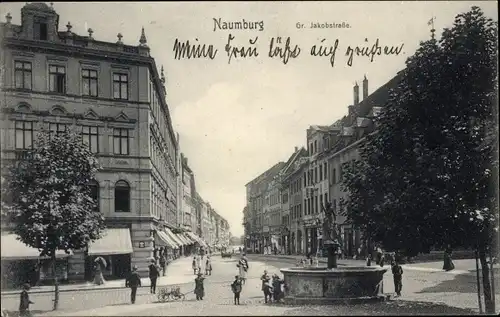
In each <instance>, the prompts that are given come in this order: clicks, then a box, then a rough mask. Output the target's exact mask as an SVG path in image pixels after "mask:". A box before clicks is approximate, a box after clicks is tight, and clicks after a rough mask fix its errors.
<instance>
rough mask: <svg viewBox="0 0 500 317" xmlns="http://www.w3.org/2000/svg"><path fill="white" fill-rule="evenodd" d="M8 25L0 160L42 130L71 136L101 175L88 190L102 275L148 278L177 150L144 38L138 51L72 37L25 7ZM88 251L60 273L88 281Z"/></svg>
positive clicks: (172, 210) (170, 219) (168, 218)
mask: <svg viewBox="0 0 500 317" xmlns="http://www.w3.org/2000/svg"><path fill="white" fill-rule="evenodd" d="M11 19H12V17H11V16H10V15H7V22H6V23H2V25H1V31H2V35H3V40H2V48H3V61H2V62H3V65H2V66H3V74H2V92H3V95H4V98H3V99H2V100H1V101H0V102H1V103H2V106H1V109H2V133H1V138H2V140H1V144H2V157H3V160H7V161H12V160H18V159H21V158H22V153H23V152H24V151H25V150H27V149H30V148H31V147H32V146H33V142H34V140H35V138H36V134H37V132H38V131H40V130H41V129H42V128H45V129H47V130H50V131H51V132H52V133H58V132H61V131H64V130H66V129H70V128H72V129H76V130H77V131H79V133H81V134H82V136H83V139H84V142H86V144H88V146H89V148H90V149H91V151H92V152H94V153H95V155H96V156H97V157H98V159H99V162H100V164H101V166H102V170H101V171H100V172H99V173H98V175H97V176H96V179H95V181H94V183H93V184H92V186H93V193H94V196H95V198H96V199H97V200H98V202H99V204H98V205H99V211H100V212H102V213H103V214H104V216H105V218H106V224H107V227H108V231H107V233H108V234H107V235H106V237H105V238H103V239H104V240H106V241H101V242H100V244H102V246H105V247H106V248H107V249H106V250H102V249H101V250H100V251H96V252H101V253H105V254H101V255H102V256H104V257H106V259H107V260H108V263H109V265H108V267H107V270H108V271H109V272H107V273H108V274H110V275H113V276H116V277H124V276H125V275H126V274H127V273H128V271H129V270H130V267H131V266H133V265H137V266H138V268H139V271H146V270H147V262H148V259H149V258H150V257H152V256H153V254H154V251H155V240H156V238H155V235H154V232H156V231H160V230H163V228H164V227H175V225H176V209H177V199H176V197H177V187H176V175H177V168H176V164H175V161H176V157H177V142H176V137H175V134H174V131H173V128H172V121H171V117H170V113H169V108H168V105H167V102H166V99H165V97H166V89H165V77H164V75H163V70H162V71H161V72H159V71H158V68H157V65H156V63H155V60H154V58H153V57H152V56H151V55H150V50H149V47H148V46H147V39H146V36H145V32H144V29H143V30H142V33H141V32H139V30H138V34H137V36H138V38H139V41H138V44H137V45H127V44H124V43H123V41H122V38H123V36H122V35H121V34H118V36H117V41H116V42H115V43H109V42H103V41H99V40H97V39H94V38H93V36H92V35H93V31H92V30H91V29H89V30H88V32H89V34H88V35H84V36H81V35H77V34H75V33H73V32H72V26H71V24H70V23H68V24H67V25H66V30H65V31H59V15H58V14H57V13H56V12H55V10H54V9H53V8H52V7H49V6H47V5H46V4H44V3H31V4H27V5H25V6H24V7H23V8H22V10H21V24H20V25H14V24H13V23H11ZM139 83H140V84H139ZM117 239H119V240H120V243H118V242H116V241H117ZM111 241H114V242H111ZM97 244H99V243H97ZM94 251H95V250H93V248H92V246H89V250H85V251H82V250H80V251H79V250H75V253H74V255H73V256H72V257H70V258H69V260H68V270H67V271H68V274H69V275H72V274H75V275H88V271H89V269H90V268H89V261H88V259H89V257H90V256H98V255H100V254H99V253H95V252H94Z"/></svg>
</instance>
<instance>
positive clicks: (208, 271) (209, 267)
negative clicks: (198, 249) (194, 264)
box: [205, 255, 212, 275]
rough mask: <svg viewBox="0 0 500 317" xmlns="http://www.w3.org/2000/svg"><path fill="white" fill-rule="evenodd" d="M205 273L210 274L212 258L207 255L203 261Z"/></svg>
mask: <svg viewBox="0 0 500 317" xmlns="http://www.w3.org/2000/svg"><path fill="white" fill-rule="evenodd" d="M205 275H212V260H211V259H210V257H209V256H208V255H207V262H206V263H205Z"/></svg>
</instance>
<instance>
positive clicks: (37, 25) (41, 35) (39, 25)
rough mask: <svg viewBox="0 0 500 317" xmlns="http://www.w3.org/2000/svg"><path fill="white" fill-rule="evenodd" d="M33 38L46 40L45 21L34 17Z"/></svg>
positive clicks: (46, 27) (46, 26) (46, 25)
mask: <svg viewBox="0 0 500 317" xmlns="http://www.w3.org/2000/svg"><path fill="white" fill-rule="evenodd" d="M33 38H34V39H35V40H40V41H47V40H48V24H47V19H44V18H40V17H36V18H35V22H34V25H33Z"/></svg>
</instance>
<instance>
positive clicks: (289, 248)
mask: <svg viewBox="0 0 500 317" xmlns="http://www.w3.org/2000/svg"><path fill="white" fill-rule="evenodd" d="M307 160H308V153H307V151H306V149H304V148H300V149H299V148H297V147H296V148H295V152H294V154H293V155H292V156H291V158H290V160H289V161H288V162H287V165H286V166H285V167H284V168H283V171H282V180H281V183H282V185H281V188H282V191H281V195H282V197H283V198H282V209H283V214H282V220H281V221H282V222H281V224H282V241H283V243H282V245H283V246H284V253H285V254H300V253H301V252H302V251H301V250H303V249H304V247H303V246H302V235H303V228H302V223H301V220H302V213H303V211H302V205H303V203H302V200H303V199H302V197H303V195H302V189H303V187H304V185H303V181H302V175H303V170H304V167H305V166H306V163H307Z"/></svg>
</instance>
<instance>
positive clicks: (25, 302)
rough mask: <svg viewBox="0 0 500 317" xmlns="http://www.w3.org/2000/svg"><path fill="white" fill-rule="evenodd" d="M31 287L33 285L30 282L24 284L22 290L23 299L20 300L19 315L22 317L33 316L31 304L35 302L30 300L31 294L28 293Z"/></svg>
mask: <svg viewBox="0 0 500 317" xmlns="http://www.w3.org/2000/svg"><path fill="white" fill-rule="evenodd" d="M30 288H31V286H30V284H29V283H25V284H24V285H23V291H22V292H21V299H20V302H19V316H21V317H24V316H31V313H30V304H34V303H33V302H32V301H31V300H30V295H29V294H28V291H29V290H30Z"/></svg>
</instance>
